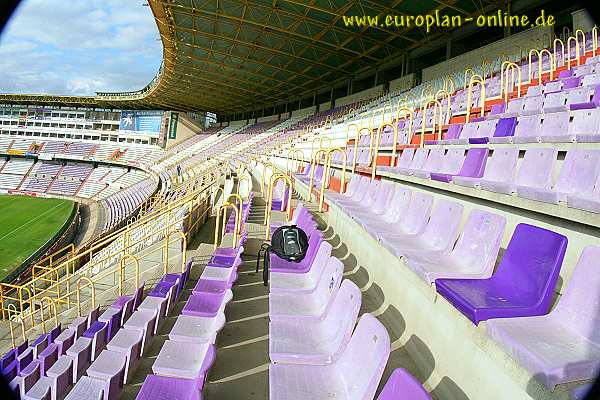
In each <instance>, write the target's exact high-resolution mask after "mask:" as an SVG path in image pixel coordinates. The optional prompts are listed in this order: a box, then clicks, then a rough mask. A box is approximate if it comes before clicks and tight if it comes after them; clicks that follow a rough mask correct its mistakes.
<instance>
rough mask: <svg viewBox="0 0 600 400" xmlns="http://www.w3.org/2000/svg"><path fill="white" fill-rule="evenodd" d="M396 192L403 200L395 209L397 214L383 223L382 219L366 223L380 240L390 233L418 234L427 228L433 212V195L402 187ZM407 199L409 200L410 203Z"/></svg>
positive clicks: (367, 228) (368, 229)
mask: <svg viewBox="0 0 600 400" xmlns="http://www.w3.org/2000/svg"><path fill="white" fill-rule="evenodd" d="M396 193H397V195H396V196H395V197H397V196H398V193H399V194H400V195H401V196H402V200H403V201H402V203H399V207H398V208H397V209H395V210H393V211H394V212H396V214H395V215H392V216H391V217H392V218H391V219H390V220H389V222H388V223H385V224H382V223H381V222H382V221H378V222H375V223H373V224H372V225H365V229H366V230H367V231H368V232H369V233H371V234H372V235H373V236H374V237H376V238H377V240H378V241H380V242H383V240H384V239H385V238H387V237H389V236H390V235H398V234H402V235H418V234H419V233H421V232H422V231H423V230H424V229H425V226H426V225H427V220H428V219H429V214H430V213H431V207H432V206H433V196H432V195H430V194H427V193H423V192H414V193H412V195H411V193H410V192H407V191H405V190H401V189H400V190H398V189H397V190H396ZM406 200H409V201H408V203H406ZM405 204H407V206H405ZM394 217H396V218H395V219H394Z"/></svg>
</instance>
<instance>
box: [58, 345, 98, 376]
mask: <svg viewBox="0 0 600 400" xmlns="http://www.w3.org/2000/svg"><path fill="white" fill-rule="evenodd" d="M66 355H67V356H69V357H70V358H71V359H72V360H73V369H72V371H73V376H72V378H73V381H72V383H73V384H75V383H77V381H78V380H79V378H81V376H82V375H83V374H84V372H85V370H86V369H87V368H88V367H89V366H90V364H91V362H92V340H91V339H89V338H87V337H80V338H79V339H77V340H76V341H75V343H73V346H71V347H69V349H68V350H67V354H66ZM62 358H63V357H60V358H59V361H60V359H62ZM55 365H56V364H55Z"/></svg>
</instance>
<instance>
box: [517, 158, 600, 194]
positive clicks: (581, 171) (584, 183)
mask: <svg viewBox="0 0 600 400" xmlns="http://www.w3.org/2000/svg"><path fill="white" fill-rule="evenodd" d="M598 174H600V150H585V149H571V150H569V151H568V152H567V155H566V157H565V160H564V161H563V165H562V168H561V170H560V174H559V175H558V180H557V181H556V184H555V185H554V186H553V187H552V188H551V189H546V188H540V189H531V190H529V192H528V198H531V199H534V200H537V201H542V202H545V203H553V204H558V203H559V201H567V196H568V195H577V194H579V193H589V192H591V191H592V190H593V189H594V184H595V182H596V179H597V177H598Z"/></svg>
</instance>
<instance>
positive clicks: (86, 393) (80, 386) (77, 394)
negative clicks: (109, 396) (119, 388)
mask: <svg viewBox="0 0 600 400" xmlns="http://www.w3.org/2000/svg"><path fill="white" fill-rule="evenodd" d="M105 388H106V387H105V385H104V382H103V381H101V380H99V379H94V378H90V377H89V376H84V377H82V378H81V379H80V380H79V381H78V382H77V384H75V386H74V387H73V389H71V391H70V392H69V394H68V395H67V397H65V400H81V399H86V400H103V399H106V397H105V393H104V390H105Z"/></svg>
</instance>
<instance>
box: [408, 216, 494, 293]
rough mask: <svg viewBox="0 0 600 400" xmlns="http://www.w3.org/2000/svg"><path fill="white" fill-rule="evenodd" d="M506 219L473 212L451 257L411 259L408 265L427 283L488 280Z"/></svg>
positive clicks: (417, 256) (418, 255)
mask: <svg viewBox="0 0 600 400" xmlns="http://www.w3.org/2000/svg"><path fill="white" fill-rule="evenodd" d="M505 227H506V218H504V217H502V216H500V215H497V214H493V213H489V212H486V211H481V210H477V209H475V210H472V211H471V212H470V213H469V217H468V218H467V221H466V222H465V225H464V227H463V230H462V233H461V234H460V236H459V238H458V241H457V242H456V245H455V246H454V249H452V251H451V252H449V253H447V254H441V255H434V256H429V257H428V256H426V255H421V254H416V255H414V256H411V257H407V260H406V265H408V267H409V268H410V269H411V270H413V271H414V272H415V273H416V274H417V275H418V276H419V277H420V278H421V279H423V280H424V281H426V282H427V283H430V284H431V283H433V282H434V281H435V280H436V279H438V278H471V279H485V278H489V277H490V276H491V275H492V272H493V270H494V265H495V264H496V258H497V257H498V252H499V250H500V245H501V243H502V238H503V236H504V229H505Z"/></svg>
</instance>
